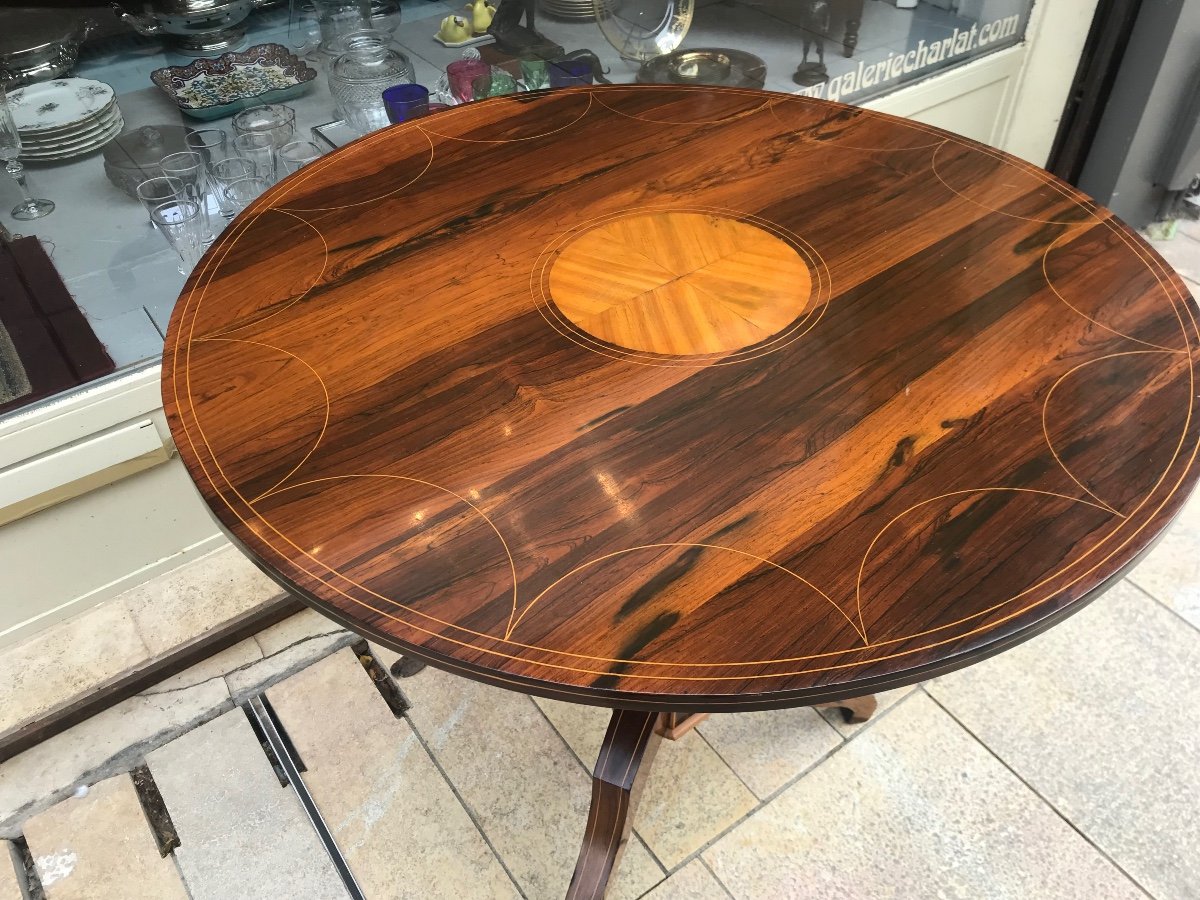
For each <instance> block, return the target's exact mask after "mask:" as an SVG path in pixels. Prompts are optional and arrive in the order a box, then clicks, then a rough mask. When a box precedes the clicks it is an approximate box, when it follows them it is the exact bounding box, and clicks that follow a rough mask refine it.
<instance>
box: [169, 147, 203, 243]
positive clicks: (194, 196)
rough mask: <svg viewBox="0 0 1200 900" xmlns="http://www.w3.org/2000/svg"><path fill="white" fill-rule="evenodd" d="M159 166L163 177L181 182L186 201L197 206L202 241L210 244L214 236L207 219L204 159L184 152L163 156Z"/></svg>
mask: <svg viewBox="0 0 1200 900" xmlns="http://www.w3.org/2000/svg"><path fill="white" fill-rule="evenodd" d="M159 166H160V167H161V168H162V170H163V174H164V175H167V176H169V177H172V178H178V179H179V180H180V181H182V182H183V189H184V194H185V196H186V197H187V199H188V200H191V201H193V202H194V203H196V204H197V205H199V207H200V225H201V227H202V228H203V229H204V240H205V241H206V242H207V243H210V244H211V243H212V241H213V238H214V237H216V235H214V234H213V229H212V222H211V221H210V220H209V218H208V173H207V172H206V170H205V167H204V157H203V156H201V155H200V154H199V153H196V152H195V151H192V150H186V151H184V152H183V153H172V154H170V155H168V156H164V157H163V158H162V161H161V162H160V163H159Z"/></svg>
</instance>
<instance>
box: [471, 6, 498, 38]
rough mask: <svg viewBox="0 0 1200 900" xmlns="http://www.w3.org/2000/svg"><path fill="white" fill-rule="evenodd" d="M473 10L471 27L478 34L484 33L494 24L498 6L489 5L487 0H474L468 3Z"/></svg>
mask: <svg viewBox="0 0 1200 900" xmlns="http://www.w3.org/2000/svg"><path fill="white" fill-rule="evenodd" d="M467 9H469V10H470V11H471V27H472V28H473V29H474V30H475V33H476V34H484V33H486V32H487V30H488V26H489V25H491V24H492V16H494V15H496V7H494V6H488V4H487V0H473V2H471V3H468V4H467Z"/></svg>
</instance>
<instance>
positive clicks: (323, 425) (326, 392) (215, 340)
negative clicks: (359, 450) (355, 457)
mask: <svg viewBox="0 0 1200 900" xmlns="http://www.w3.org/2000/svg"><path fill="white" fill-rule="evenodd" d="M206 342H213V343H224V344H253V345H254V346H256V347H264V348H266V349H267V350H274V351H276V352H277V353H282V354H284V355H285V356H290V357H291V358H292V359H294V360H296V362H298V363H300V364H301V365H303V366H306V367H307V368H308V370H309V371H310V372H312V373H313V377H314V378H316V379H317V384H319V385H320V386H321V393H322V394H323V395H324V396H325V420H324V421H323V422H322V423H321V430H320V432H318V434H317V439H316V441H315V442H314V443H313V445H312V447H310V448H309V450H308V452H307V453H305V454H304V456H302V457H301V458H300V462H298V463H296V465H294V466H293V467H292V469H291V471H289V472H288V473H287V474H286V475H284V476H283V477H282V478H280V479H279V480H278V481H277V482H275V483H274V484H273V485H271V486H270V487H269V488H267V489H266V490H265V491H263V492H262V493H261V494H259V495H258V496H257V497H255V498H254V499H253V500H251V501H250V502H251V503H254V502H256V501H258V500H261V499H262V498H263V497H265V496H267V495H268V494H270V493H271V492H272V491H274V490H275V489H276V488H277V487H279V486H280V485H281V484H283V483H284V482H285V481H287V480H288V479H289V478H291V477H292V476H293V475H295V474H296V472H297V471H299V469H300V467H301V466H302V465H304V464H305V463H306V462H307V461H308V458H309V457H310V456H312V455H313V453H314V452H315V451H316V449H317V447H319V446H320V444H321V438H323V437H324V436H325V431H326V430H327V429H328V428H329V405H330V404H329V389H328V388H327V387H326V386H325V379H323V378H322V377H321V373H320V372H318V371H317V370H316V369H314V368H313V367H312V366H311V365H309V364H308V362H307V361H306V360H304V359H301V358H300V357H299V356H297V355H296V354H295V353H292V352H291V351H290V350H284V349H283V348H282V347H276V346H274V345H272V344H264V343H262V342H261V341H249V340H245V339H243V338H225V337H204V338H196V339H195V343H197V344H203V343H206Z"/></svg>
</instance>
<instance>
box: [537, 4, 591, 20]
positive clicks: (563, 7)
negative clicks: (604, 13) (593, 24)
mask: <svg viewBox="0 0 1200 900" xmlns="http://www.w3.org/2000/svg"><path fill="white" fill-rule="evenodd" d="M541 7H542V11H543V12H547V13H549V14H550V15H552V16H554V17H555V18H556V19H572V20H579V21H582V20H584V19H594V18H596V11H595V8H594V7H593V5H592V0H541Z"/></svg>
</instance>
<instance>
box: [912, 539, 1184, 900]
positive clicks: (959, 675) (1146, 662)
mask: <svg viewBox="0 0 1200 900" xmlns="http://www.w3.org/2000/svg"><path fill="white" fill-rule="evenodd" d="M1193 552H1195V551H1194V550H1193ZM928 691H929V693H930V694H931V695H932V696H933V697H934V698H936V699H937V700H938V702H940V703H941V704H943V705H944V706H945V707H946V708H947V709H948V710H949V711H950V712H951V713H952V714H953V715H954V716H955V718H957V719H958V720H959V721H960V722H962V723H963V725H965V726H966V727H967V728H968V729H969V730H970V731H971V732H972V734H974V735H975V736H976V737H977V738H979V740H981V741H983V742H984V743H985V744H987V746H988V747H989V748H990V749H991V750H992V751H993V752H994V753H995V754H996V755H997V756H999V757H1000V758H1001V759H1002V760H1004V762H1005V763H1006V764H1007V765H1009V766H1011V767H1012V769H1013V770H1014V771H1015V772H1016V773H1017V774H1018V775H1020V776H1021V778H1022V779H1024V780H1025V782H1026V783H1028V784H1029V785H1030V786H1031V787H1032V788H1033V789H1034V790H1036V791H1037V792H1038V793H1039V794H1041V795H1042V796H1043V797H1045V798H1046V800H1047V801H1049V802H1050V803H1051V804H1053V805H1054V807H1055V808H1056V809H1057V810H1058V811H1059V812H1060V813H1061V814H1062V815H1064V816H1065V817H1066V818H1067V819H1068V820H1069V821H1070V822H1071V823H1072V824H1074V825H1075V827H1076V828H1078V829H1079V830H1080V831H1081V832H1082V833H1083V834H1084V835H1085V836H1087V837H1088V838H1089V839H1090V840H1092V841H1093V842H1094V843H1095V844H1096V845H1097V846H1098V847H1100V848H1101V849H1102V850H1104V851H1105V852H1106V853H1108V854H1109V855H1110V856H1111V857H1112V859H1113V860H1114V861H1115V862H1116V863H1117V865H1119V866H1121V868H1123V869H1124V870H1125V871H1126V872H1128V873H1129V874H1130V876H1131V877H1132V878H1134V879H1135V880H1136V881H1137V882H1138V883H1139V884H1140V885H1142V887H1144V888H1145V889H1146V890H1147V891H1149V893H1150V894H1152V895H1154V896H1156V897H1160V898H1168V897H1180V898H1183V897H1197V896H1200V853H1197V848H1200V762H1198V761H1200V716H1198V715H1197V713H1198V712H1200V632H1198V631H1197V630H1196V629H1194V628H1192V627H1191V626H1190V625H1188V624H1187V623H1186V622H1184V621H1182V620H1181V619H1180V618H1178V617H1177V616H1176V615H1175V614H1174V613H1172V612H1171V611H1169V610H1167V609H1164V608H1163V607H1162V606H1161V605H1159V604H1158V603H1157V602H1155V601H1154V600H1152V599H1150V598H1149V597H1147V596H1146V595H1145V594H1143V593H1142V592H1141V591H1139V590H1138V589H1137V588H1136V587H1133V586H1132V585H1130V584H1128V583H1127V582H1120V583H1118V585H1117V586H1116V587H1114V588H1113V589H1112V590H1110V591H1109V592H1108V593H1107V594H1106V595H1105V596H1103V597H1101V598H1099V599H1098V600H1096V601H1094V602H1093V603H1092V604H1091V605H1090V606H1088V607H1087V608H1086V609H1084V610H1083V611H1081V612H1079V613H1077V614H1076V615H1074V616H1072V617H1071V618H1070V619H1068V620H1067V621H1066V622H1063V623H1062V624H1060V625H1056V626H1055V627H1054V628H1051V629H1050V630H1049V631H1047V632H1046V633H1045V634H1043V635H1040V636H1039V637H1036V638H1034V639H1033V640H1031V641H1029V642H1028V643H1026V644H1022V645H1021V646H1019V647H1017V648H1015V649H1013V650H1010V651H1008V652H1007V653H1002V654H1000V655H999V656H997V657H995V658H994V659H990V660H986V661H985V662H982V663H980V664H979V665H977V666H972V667H971V668H968V669H964V670H962V671H960V672H955V673H954V674H952V675H947V676H944V677H942V678H939V679H937V680H936V681H934V682H932V683H931V684H930V685H929V687H928Z"/></svg>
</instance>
